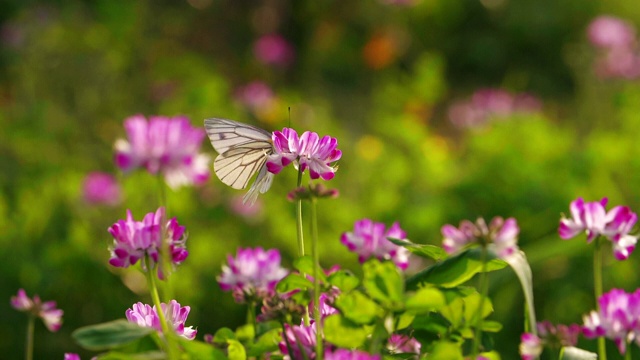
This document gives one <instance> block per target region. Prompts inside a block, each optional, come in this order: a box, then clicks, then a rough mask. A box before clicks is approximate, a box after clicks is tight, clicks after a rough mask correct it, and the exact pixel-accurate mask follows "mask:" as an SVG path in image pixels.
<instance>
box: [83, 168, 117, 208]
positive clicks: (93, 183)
mask: <svg viewBox="0 0 640 360" xmlns="http://www.w3.org/2000/svg"><path fill="white" fill-rule="evenodd" d="M83 194H84V200H85V201H86V202H87V203H89V204H94V205H100V204H104V205H109V206H115V205H118V204H119V203H120V201H121V200H122V198H121V194H120V185H119V184H118V181H117V180H116V178H115V177H113V175H111V174H107V173H101V172H92V173H90V174H89V175H87V177H86V178H85V179H84V185H83Z"/></svg>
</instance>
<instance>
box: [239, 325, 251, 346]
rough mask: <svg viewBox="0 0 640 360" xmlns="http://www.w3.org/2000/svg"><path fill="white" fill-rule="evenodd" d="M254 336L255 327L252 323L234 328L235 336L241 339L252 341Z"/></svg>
mask: <svg viewBox="0 0 640 360" xmlns="http://www.w3.org/2000/svg"><path fill="white" fill-rule="evenodd" d="M255 336H256V329H255V328H254V327H253V324H245V325H242V326H240V327H238V328H237V329H236V338H237V339H238V340H241V341H247V342H248V341H253V338H254V337H255Z"/></svg>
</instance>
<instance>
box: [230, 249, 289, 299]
mask: <svg viewBox="0 0 640 360" xmlns="http://www.w3.org/2000/svg"><path fill="white" fill-rule="evenodd" d="M227 262H228V264H227V265H223V266H222V275H220V276H219V277H218V284H219V285H220V288H221V289H222V290H223V291H232V292H233V297H234V299H235V300H236V302H238V303H243V302H246V301H247V298H248V297H249V298H255V297H257V298H265V297H269V296H273V295H274V293H275V288H276V284H277V283H278V281H280V280H282V278H284V277H285V276H287V273H288V271H287V270H286V269H284V268H283V267H281V266H280V252H279V251H278V250H277V249H270V250H267V251H265V250H264V249H262V248H261V247H257V248H254V249H252V248H246V249H242V248H240V249H238V253H237V255H236V257H232V256H231V255H228V256H227Z"/></svg>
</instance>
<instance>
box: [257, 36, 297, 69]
mask: <svg viewBox="0 0 640 360" xmlns="http://www.w3.org/2000/svg"><path fill="white" fill-rule="evenodd" d="M253 53H254V54H255V56H256V58H257V59H258V60H259V61H260V62H262V63H264V64H267V65H276V66H280V67H285V66H288V65H290V64H291V63H292V62H293V60H294V58H295V50H294V48H293V46H291V44H290V43H289V42H288V41H287V40H286V39H285V38H283V37H282V36H280V35H277V34H271V35H264V36H262V37H260V38H259V39H258V40H257V41H256V42H255V43H254V44H253Z"/></svg>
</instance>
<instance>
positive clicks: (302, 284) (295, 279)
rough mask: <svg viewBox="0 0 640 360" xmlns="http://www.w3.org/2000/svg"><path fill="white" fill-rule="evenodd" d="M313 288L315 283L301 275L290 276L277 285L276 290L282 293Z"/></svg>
mask: <svg viewBox="0 0 640 360" xmlns="http://www.w3.org/2000/svg"><path fill="white" fill-rule="evenodd" d="M312 288H313V283H312V282H311V281H309V279H307V278H305V277H304V276H302V275H300V274H289V275H287V277H285V278H284V279H282V280H280V282H278V285H276V290H277V291H278V292H281V293H286V292H290V291H293V290H307V289H312Z"/></svg>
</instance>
